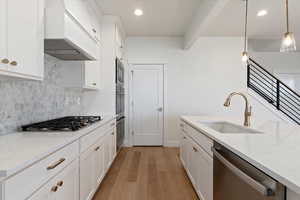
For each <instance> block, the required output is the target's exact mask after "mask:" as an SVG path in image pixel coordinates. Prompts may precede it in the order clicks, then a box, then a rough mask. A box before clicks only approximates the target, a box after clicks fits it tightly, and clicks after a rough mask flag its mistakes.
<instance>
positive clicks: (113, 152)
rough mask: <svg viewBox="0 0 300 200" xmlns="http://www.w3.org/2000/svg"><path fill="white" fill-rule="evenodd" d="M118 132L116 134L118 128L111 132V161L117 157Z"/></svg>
mask: <svg viewBox="0 0 300 200" xmlns="http://www.w3.org/2000/svg"><path fill="white" fill-rule="evenodd" d="M116 136H117V134H116V130H115V129H114V130H112V131H111V133H110V138H111V143H110V145H111V146H110V149H111V150H110V163H112V162H113V160H114V159H115V157H116V154H117V140H116V139H117V137H116Z"/></svg>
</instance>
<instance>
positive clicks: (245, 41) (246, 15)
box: [242, 0, 249, 62]
mask: <svg viewBox="0 0 300 200" xmlns="http://www.w3.org/2000/svg"><path fill="white" fill-rule="evenodd" d="M245 2H246V12H245V29H244V31H245V32H244V51H243V53H242V61H243V62H247V61H248V59H249V55H248V51H247V49H248V38H247V37H248V36H247V27H248V0H245Z"/></svg>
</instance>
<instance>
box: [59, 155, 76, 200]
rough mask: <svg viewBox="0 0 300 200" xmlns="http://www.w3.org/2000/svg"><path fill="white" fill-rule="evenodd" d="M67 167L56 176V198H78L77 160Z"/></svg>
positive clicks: (73, 199)
mask: <svg viewBox="0 0 300 200" xmlns="http://www.w3.org/2000/svg"><path fill="white" fill-rule="evenodd" d="M74 162H76V163H75V164H73V166H72V167H71V168H69V169H65V170H64V171H63V172H62V173H61V174H60V175H59V177H58V178H57V181H56V185H57V186H58V191H57V194H56V199H57V200H60V199H72V200H79V164H78V163H79V161H78V160H75V161H74Z"/></svg>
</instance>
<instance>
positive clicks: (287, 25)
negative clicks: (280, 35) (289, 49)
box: [285, 0, 290, 32]
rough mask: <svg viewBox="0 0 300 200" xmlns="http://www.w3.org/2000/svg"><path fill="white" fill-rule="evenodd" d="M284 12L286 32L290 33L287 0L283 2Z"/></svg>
mask: <svg viewBox="0 0 300 200" xmlns="http://www.w3.org/2000/svg"><path fill="white" fill-rule="evenodd" d="M285 12H286V30H287V32H290V30H289V0H285Z"/></svg>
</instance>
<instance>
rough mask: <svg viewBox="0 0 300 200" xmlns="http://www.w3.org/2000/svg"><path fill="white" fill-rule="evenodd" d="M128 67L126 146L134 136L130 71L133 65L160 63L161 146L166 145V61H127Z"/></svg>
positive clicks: (131, 141) (132, 142) (130, 143)
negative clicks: (161, 80)
mask: <svg viewBox="0 0 300 200" xmlns="http://www.w3.org/2000/svg"><path fill="white" fill-rule="evenodd" d="M128 64H129V69H128V98H127V101H128V103H127V105H128V119H129V120H128V121H129V123H128V134H127V136H128V143H129V144H128V146H133V145H134V137H133V134H132V133H133V106H132V103H131V102H132V101H133V94H132V91H133V85H132V82H133V80H132V73H131V71H132V70H133V69H134V67H135V65H160V66H161V67H162V72H163V97H162V99H163V111H162V114H163V117H162V120H163V121H162V140H163V141H162V144H163V146H166V145H167V138H166V134H165V133H166V130H165V127H166V126H165V122H166V111H167V104H166V97H167V96H166V91H167V90H166V85H167V84H166V80H167V79H166V74H167V63H166V62H129V63H128Z"/></svg>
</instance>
